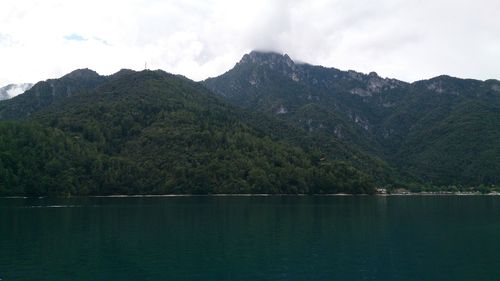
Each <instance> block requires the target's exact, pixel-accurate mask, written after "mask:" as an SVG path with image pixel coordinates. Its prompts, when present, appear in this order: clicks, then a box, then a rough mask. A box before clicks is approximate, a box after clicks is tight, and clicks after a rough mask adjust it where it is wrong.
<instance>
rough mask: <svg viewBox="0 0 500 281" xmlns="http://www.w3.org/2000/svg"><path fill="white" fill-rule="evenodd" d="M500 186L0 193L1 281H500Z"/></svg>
mask: <svg viewBox="0 0 500 281" xmlns="http://www.w3.org/2000/svg"><path fill="white" fill-rule="evenodd" d="M499 265H500V196H388V197H383V196H358V197H354V196H317V197H316V196H270V197H148V198H142V197H133V198H71V199H12V198H10V199H9V198H5V199H0V278H1V279H2V281H10V280H12V281H14V280H15V281H20V280H29V281H45V280H47V281H58V280H64V281H66V280H68V281H71V280H76V281H78V280H120V281H123V280H384V281H390V280H394V281H396V280H398V281H401V280H415V281H416V280H418V281H423V280H436V281H444V280H453V281H460V280H464V281H465V280H467V281H470V280H475V281H477V280H488V281H490V280H498V279H499V278H500V266H499Z"/></svg>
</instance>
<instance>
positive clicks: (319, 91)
mask: <svg viewBox="0 0 500 281" xmlns="http://www.w3.org/2000/svg"><path fill="white" fill-rule="evenodd" d="M203 84H204V85H206V86H207V87H208V88H210V89H211V90H213V91H214V92H215V93H217V94H219V95H220V96H221V97H223V98H224V99H226V100H227V101H228V102H230V103H231V104H233V105H237V106H239V107H242V108H245V109H248V110H251V111H254V112H261V113H263V114H266V115H268V116H274V117H275V118H277V119H280V120H283V121H285V122H288V123H289V124H291V125H293V126H297V127H301V128H303V129H304V130H306V131H307V132H308V134H309V135H310V136H316V137H319V138H322V139H331V138H336V139H338V140H339V141H340V142H342V143H348V144H351V145H352V146H354V147H355V149H357V150H360V151H363V152H365V153H368V154H369V155H372V156H373V157H379V158H380V159H382V160H383V161H385V162H386V163H388V165H390V166H391V167H393V168H395V169H396V170H397V172H398V173H397V174H398V177H399V178H402V179H404V181H406V182H420V183H427V184H431V185H434V184H435V185H449V184H474V185H477V184H498V183H500V142H498V137H500V122H498V121H499V119H498V118H499V114H498V110H499V108H500V81H497V80H488V81H478V80H471V79H458V78H453V77H449V76H439V77H436V78H433V79H430V80H423V81H418V82H415V83H406V82H403V81H399V80H396V79H389V78H382V77H380V76H379V75H377V74H376V73H375V72H372V73H369V74H363V73H359V72H355V71H341V70H338V69H335V68H325V67H322V66H314V65H309V64H305V63H296V62H294V61H293V60H292V59H291V58H290V57H289V56H288V55H286V54H285V55H282V54H278V53H266V52H255V51H254V52H251V53H250V54H246V55H245V56H243V58H242V59H241V61H240V62H238V63H237V64H236V65H235V67H234V68H233V69H231V70H229V71H228V72H226V73H224V74H223V75H221V76H219V77H215V78H210V79H207V80H205V81H203Z"/></svg>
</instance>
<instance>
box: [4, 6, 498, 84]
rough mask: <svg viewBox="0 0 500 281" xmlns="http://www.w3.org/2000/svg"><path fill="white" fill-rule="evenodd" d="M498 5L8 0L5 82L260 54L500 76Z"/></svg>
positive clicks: (174, 67) (217, 62)
mask: <svg viewBox="0 0 500 281" xmlns="http://www.w3.org/2000/svg"><path fill="white" fill-rule="evenodd" d="M499 10H500V1H497V0H476V1H474V2H471V1H461V0H379V1H373V0H358V1H349V0H313V1H311V0H289V1H285V0H274V1H268V0H267V1H265V0H254V1H240V0H204V1H201V0H198V1H195V0H121V1H101V0H99V1H98V0H86V1H74V0H43V1H42V0H5V1H1V2H0V62H1V67H0V86H1V85H5V84H8V83H14V82H15V83H19V82H36V81H39V80H44V79H47V78H54V77H59V76H61V75H63V74H65V73H68V72H70V71H72V70H74V69H76V68H85V67H88V68H92V69H94V70H96V71H98V72H99V73H101V74H111V73H113V72H116V71H118V70H119V69H121V68H130V69H136V70H140V69H143V68H144V63H145V62H147V64H148V68H151V69H163V70H165V71H168V72H172V73H178V74H183V75H185V76H187V77H189V78H191V79H194V80H201V79H205V78H207V77H211V76H216V75H219V74H221V73H223V72H225V71H227V70H228V69H230V68H231V67H232V66H233V65H234V64H235V63H236V62H237V61H238V60H239V59H240V58H241V56H242V55H243V54H245V53H247V52H249V51H251V50H254V49H259V50H274V51H278V52H283V53H288V54H289V55H290V56H291V57H292V58H294V59H296V60H299V61H304V62H309V63H312V64H321V65H324V66H330V67H336V68H340V69H354V70H358V71H362V72H370V71H377V72H378V73H379V74H380V75H382V76H387V77H394V78H398V79H402V80H406V81H415V80H419V79H425V78H430V77H433V76H436V75H440V74H449V75H453V76H458V77H463V78H477V79H488V78H496V79H500V67H498V62H499V61H500V36H498V35H499V34H500V21H499V20H498V16H497V12H498V11H499Z"/></svg>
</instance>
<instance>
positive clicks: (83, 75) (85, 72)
mask: <svg viewBox="0 0 500 281" xmlns="http://www.w3.org/2000/svg"><path fill="white" fill-rule="evenodd" d="M96 77H100V75H99V74H98V73H97V72H95V71H94V70H92V69H88V68H83V69H77V70H74V71H72V72H70V73H68V74H66V75H64V76H63V77H62V78H71V79H89V78H96Z"/></svg>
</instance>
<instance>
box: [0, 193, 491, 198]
mask: <svg viewBox="0 0 500 281" xmlns="http://www.w3.org/2000/svg"><path fill="white" fill-rule="evenodd" d="M369 196H374V197H392V196H397V197H399V196H500V193H498V192H492V193H485V194H483V193H480V192H419V193H416V192H415V193H411V192H404V193H375V194H347V193H334V194H266V193H259V194H135V195H90V196H70V197H48V196H42V197H26V196H5V197H1V196H0V199H45V198H56V199H61V198H162V197H164V198H168V197H369Z"/></svg>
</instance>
